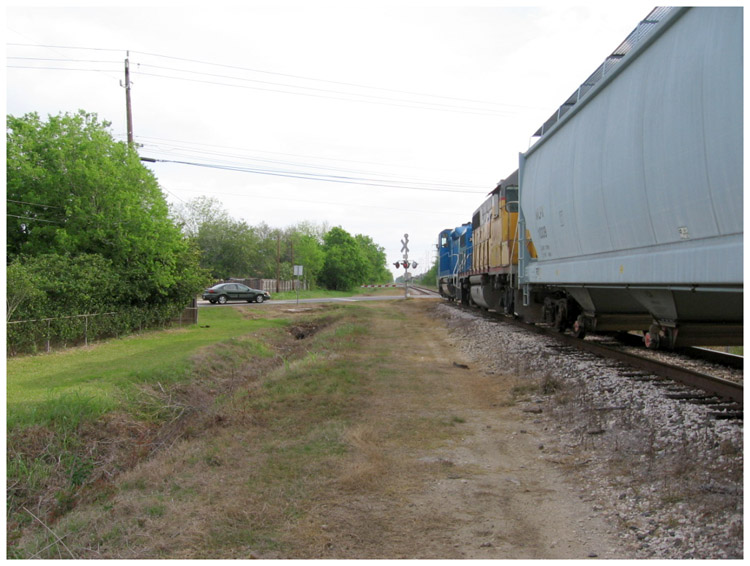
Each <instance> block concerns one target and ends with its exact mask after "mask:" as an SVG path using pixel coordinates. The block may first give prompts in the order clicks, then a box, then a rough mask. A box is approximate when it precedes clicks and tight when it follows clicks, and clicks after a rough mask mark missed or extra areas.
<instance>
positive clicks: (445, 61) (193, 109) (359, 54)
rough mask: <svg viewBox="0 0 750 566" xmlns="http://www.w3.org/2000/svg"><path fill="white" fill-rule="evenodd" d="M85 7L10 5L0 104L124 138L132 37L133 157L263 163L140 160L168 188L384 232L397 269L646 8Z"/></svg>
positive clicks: (293, 219)
mask: <svg viewBox="0 0 750 566" xmlns="http://www.w3.org/2000/svg"><path fill="white" fill-rule="evenodd" d="M84 4H86V5H85V6H83V5H82V4H79V7H68V6H65V5H64V4H61V3H59V2H58V3H49V2H48V3H46V5H38V6H34V5H33V4H29V3H28V2H27V3H25V4H24V6H23V7H20V6H18V7H16V6H12V5H10V6H8V7H7V10H6V56H7V65H8V68H7V70H6V79H7V92H6V105H7V113H8V114H12V115H15V116H20V115H23V114H25V113H27V112H38V113H39V114H40V115H41V116H42V117H46V116H47V115H48V114H52V115H56V114H58V113H60V112H75V111H77V110H78V109H83V110H86V111H88V112H94V113H97V114H98V115H99V117H100V119H102V120H107V121H109V122H111V123H112V132H113V133H114V135H115V137H116V138H118V139H121V140H125V139H126V125H125V124H126V118H125V116H126V114H125V91H124V89H123V88H121V85H120V82H121V81H123V80H124V71H123V68H124V59H125V57H126V52H127V51H129V52H130V65H131V80H132V82H133V86H132V91H131V94H132V108H133V123H134V124H133V125H134V133H135V141H136V142H137V143H140V144H142V148H141V149H140V154H141V156H145V157H154V158H158V159H169V160H177V161H188V162H194V163H205V164H210V165H212V166H215V165H221V166H225V165H228V166H231V167H235V168H237V167H239V168H243V169H252V170H256V171H257V170H261V171H265V172H266V173H274V175H269V174H258V173H248V172H237V171H225V170H220V169H215V168H205V167H196V166H191V165H181V164H174V163H156V164H147V166H149V167H150V168H151V169H152V170H153V171H154V173H155V174H156V176H157V178H158V179H159V182H160V183H161V185H162V187H163V189H164V191H165V195H166V196H167V199H168V200H169V201H170V202H173V203H180V202H184V201H188V200H190V199H192V198H195V197H198V196H201V195H206V196H211V197H216V198H217V199H219V200H221V201H222V202H223V204H224V208H225V209H227V210H228V211H229V212H230V214H231V215H232V216H233V217H235V218H238V219H243V220H245V221H247V223H248V224H250V225H256V224H259V223H260V222H266V223H267V224H268V225H270V226H271V227H278V228H284V227H286V226H289V225H293V224H296V223H298V222H301V221H309V222H314V223H317V224H321V223H327V224H328V225H329V226H331V227H333V226H342V227H343V228H344V229H345V230H347V231H348V232H350V233H351V234H358V233H359V234H366V235H368V236H371V237H372V238H373V240H374V241H375V242H376V243H378V244H379V245H381V246H383V247H384V248H385V249H386V253H387V257H388V262H389V267H391V268H392V271H394V272H396V270H395V269H393V266H392V265H391V264H392V263H393V262H394V261H396V260H399V259H401V256H402V254H401V242H400V240H401V239H402V238H403V236H404V234H405V233H408V234H409V249H410V254H409V257H410V259H412V260H416V261H417V262H419V264H420V265H419V268H418V269H417V272H421V271H422V270H423V268H425V269H426V268H427V267H428V262H429V261H431V259H432V258H433V257H434V249H435V243H436V240H437V234H438V233H439V232H440V231H441V230H442V229H444V228H449V227H454V226H457V225H460V224H462V223H464V222H467V221H469V220H470V218H471V214H472V212H473V211H474V210H475V209H476V208H477V207H478V206H479V205H480V203H481V202H482V201H483V200H484V195H485V194H486V193H487V192H489V191H490V190H492V189H493V188H494V186H495V184H496V183H497V182H498V181H499V180H500V179H502V178H504V177H507V176H508V175H509V174H510V173H512V172H513V171H514V170H515V169H516V168H517V166H518V153H519V152H520V151H524V150H526V149H527V148H528V146H529V144H530V142H531V139H532V138H531V134H533V132H535V131H536V129H537V128H538V127H539V126H540V125H541V124H542V123H543V122H544V121H545V120H546V118H548V117H549V116H550V115H551V114H552V112H553V111H555V110H556V108H557V107H558V106H559V105H560V104H561V103H562V102H563V101H564V100H565V99H566V98H567V97H568V96H569V95H570V94H571V93H572V92H573V91H574V90H575V89H576V88H577V87H578V85H579V84H580V83H581V82H582V81H583V80H584V79H585V78H586V77H588V75H589V74H591V72H593V71H594V70H595V69H596V67H597V66H598V65H599V64H600V63H601V62H602V61H603V60H604V59H605V58H606V57H607V56H608V55H609V54H610V53H611V52H612V51H613V50H614V49H615V48H616V47H617V46H618V45H619V44H620V43H621V42H622V41H623V40H624V39H625V37H626V36H627V35H628V34H629V33H630V32H631V31H632V30H633V29H634V28H635V27H636V25H637V24H638V22H639V21H640V20H641V19H643V18H645V16H646V15H647V14H648V13H649V11H650V10H651V8H653V5H652V4H642V3H638V2H635V3H631V2H629V3H627V5H626V3H624V2H623V3H620V4H612V5H610V4H608V3H601V2H600V3H596V4H590V5H579V6H577V7H571V6H568V5H564V4H562V3H555V4H552V5H542V6H539V7H509V6H505V5H502V4H499V3H491V2H476V3H472V2H468V3H460V4H459V3H457V2H454V3H446V2H437V1H433V2H426V1H425V2H416V1H412V2H409V1H406V2H399V3H395V2H377V3H376V2H374V1H373V2H351V1H350V2H346V3H344V2H340V3H334V2H312V1H310V2H305V3H301V2H300V3H297V2H278V1H276V2H245V3H243V4H244V5H239V4H238V5H233V4H231V3H222V7H210V8H207V7H205V3H204V6H201V5H198V4H193V3H190V2H181V3H178V4H175V5H173V6H170V5H168V4H163V3H159V2H156V3H155V4H154V5H149V6H146V5H143V6H127V7H116V6H107V7H105V6H102V5H101V4H98V3H92V2H88V3H84ZM217 4H218V3H217ZM19 44H22V45H19ZM42 46H46V47H42ZM71 47H79V48H87V49H70V48H71ZM30 58H37V59H30ZM40 59H57V60H40ZM59 59H65V60H85V61H96V62H71V61H59ZM205 63H210V64H205ZM19 66H20V67H37V68H36V69H29V68H15V67H19ZM38 67H54V69H49V68H48V69H41V68H38ZM60 67H66V68H77V69H96V70H97V71H80V70H76V71H74V70H59V68H60ZM175 69H181V71H177V70H175ZM167 77H180V78H167ZM230 77H237V78H230ZM185 79H189V80H185ZM342 83H346V84H342ZM230 85H232V86H230ZM289 85H294V86H289ZM352 85H359V86H352ZM408 93H418V94H416V95H415V94H408ZM362 95H366V96H367V98H366V100H368V101H370V102H365V101H363V100H365V99H363V98H362ZM435 105H440V106H435ZM276 174H281V175H287V176H278V175H276ZM290 174H291V175H296V176H299V175H303V176H309V175H310V174H316V175H318V174H325V175H333V176H336V177H337V178H340V179H341V180H347V181H351V180H352V178H359V179H367V180H366V181H365V182H366V183H368V184H365V185H363V184H352V183H351V182H347V183H333V182H323V181H318V180H307V179H300V178H294V177H289V176H288V175H290ZM342 177H343V179H342ZM383 184H395V185H398V187H397V188H393V187H384V186H375V185H383ZM407 186H412V187H419V188H420V189H429V190H412V189H407V188H405V187H407ZM436 189H440V190H436ZM446 189H449V190H450V192H449V191H447V190H446ZM396 274H397V275H401V274H403V270H399V271H397V272H396Z"/></svg>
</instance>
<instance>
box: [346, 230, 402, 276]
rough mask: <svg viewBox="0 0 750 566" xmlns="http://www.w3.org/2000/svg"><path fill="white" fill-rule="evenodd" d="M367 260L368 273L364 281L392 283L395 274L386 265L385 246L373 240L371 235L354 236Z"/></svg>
mask: <svg viewBox="0 0 750 566" xmlns="http://www.w3.org/2000/svg"><path fill="white" fill-rule="evenodd" d="M354 239H355V240H356V242H357V244H358V245H359V248H360V250H362V254H363V255H364V256H365V260H366V264H367V267H366V273H365V278H364V280H363V283H390V282H391V281H393V275H391V272H390V271H389V270H388V268H387V267H386V257H385V248H383V247H382V246H379V245H377V244H376V243H375V242H373V241H372V238H370V236H363V235H362V234H357V235H356V236H354Z"/></svg>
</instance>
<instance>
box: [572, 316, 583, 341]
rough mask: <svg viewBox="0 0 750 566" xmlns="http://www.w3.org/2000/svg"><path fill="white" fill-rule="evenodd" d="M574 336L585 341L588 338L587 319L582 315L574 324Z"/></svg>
mask: <svg viewBox="0 0 750 566" xmlns="http://www.w3.org/2000/svg"><path fill="white" fill-rule="evenodd" d="M573 335H574V336H575V337H576V338H579V339H581V340H583V339H584V338H585V337H586V319H585V318H583V315H580V316H579V317H578V318H577V319H576V321H575V323H574V324H573Z"/></svg>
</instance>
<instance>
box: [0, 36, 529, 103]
mask: <svg viewBox="0 0 750 566" xmlns="http://www.w3.org/2000/svg"><path fill="white" fill-rule="evenodd" d="M8 45H13V46H23V47H44V48H54V49H82V50H92V51H123V50H120V49H106V48H95V47H72V46H61V45H31V44H20V43H10V44H8ZM132 53H134V54H135V53H138V54H140V55H144V56H148V57H157V58H163V59H170V60H174V61H183V62H188V63H192V64H198V65H207V66H212V67H218V68H225V69H232V70H236V71H242V72H249V73H261V74H266V75H272V76H277V77H285V78H292V79H296V80H303V81H310V82H316V83H324V84H330V85H337V86H346V87H350V88H355V89H360V90H365V91H379V92H382V93H394V94H400V95H408V96H417V97H421V98H422V100H410V99H403V98H393V97H388V96H379V95H376V94H369V93H367V92H348V91H341V90H332V89H325V88H317V87H312V86H305V85H294V84H287V83H277V82H272V81H262V80H258V79H251V78H245V77H237V76H229V75H219V74H216V73H207V72H202V71H195V70H190V69H179V68H174V67H165V66H160V65H151V64H148V63H138V65H139V66H143V67H149V68H154V69H161V70H167V71H173V72H177V73H188V74H193V75H202V76H206V77H214V78H222V79H229V80H234V81H243V82H252V83H258V84H265V85H269V86H277V87H279V88H266V87H260V86H249V85H237V84H230V83H224V82H218V81H211V80H201V79H195V78H188V77H178V76H170V75H165V74H158V73H148V72H142V71H137V72H138V73H139V74H140V75H141V76H152V77H156V78H164V79H171V80H181V81H188V82H196V83H203V84H212V85H216V86H225V87H231V88H245V89H251V90H260V91H267V92H278V93H282V94H296V95H301V96H310V97H317V98H331V99H334V100H344V101H349V102H364V103H369V104H381V105H389V106H402V107H406V108H416V109H422V110H442V111H450V112H458V113H467V114H479V115H488V116H506V115H507V114H508V113H509V108H513V107H515V108H518V106H517V105H508V104H503V103H499V102H494V101H486V100H477V99H470V98H460V97H451V96H443V95H437V94H430V93H424V92H414V91H406V90H399V89H392V88H386V87H379V86H372V85H361V84H356V83H351V82H345V81H334V80H328V79H319V78H315V77H307V76H303V75H296V74H290V73H278V72H274V71H266V70H261V69H255V68H251V67H242V66H237V65H227V64H222V63H213V62H209V61H201V60H197V59H188V58H184V57H174V56H170V55H162V54H158V53H150V52H143V51H132ZM40 60H43V59H40ZM60 61H62V60H60ZM8 68H16V69H44V70H67V68H59V67H25V66H10V65H9V66H8ZM70 70H83V69H70ZM86 70H93V69H86ZM96 71H99V72H107V71H108V70H107V69H105V70H102V69H96ZM284 89H297V90H296V91H294V90H284ZM316 93H318V94H316ZM320 93H328V94H320ZM331 95H338V96H331ZM439 100H442V101H452V102H463V103H470V104H472V105H477V104H478V105H484V106H485V107H481V106H480V107H477V106H459V105H455V104H449V103H447V102H440V101H439Z"/></svg>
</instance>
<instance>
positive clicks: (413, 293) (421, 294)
mask: <svg viewBox="0 0 750 566" xmlns="http://www.w3.org/2000/svg"><path fill="white" fill-rule="evenodd" d="M437 296H438V295H437V293H434V292H430V291H422V290H421V289H413V288H411V287H409V298H410V299H427V298H432V297H437ZM403 299H404V295H403V294H399V295H378V296H370V297H368V296H364V295H361V296H358V295H354V296H352V297H342V298H321V299H300V300H299V304H303V303H357V302H361V301H400V300H403ZM297 302H298V301H297V299H286V300H281V301H277V300H275V299H271V300H270V301H268V302H266V303H262V304H258V303H244V302H243V301H234V302H231V303H226V304H224V305H218V304H216V305H212V304H211V303H209V302H208V301H204V300H203V299H198V306H199V307H227V306H232V305H234V306H237V305H243V304H248V305H249V306H254V307H262V306H263V305H265V304H273V305H296V304H297Z"/></svg>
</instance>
